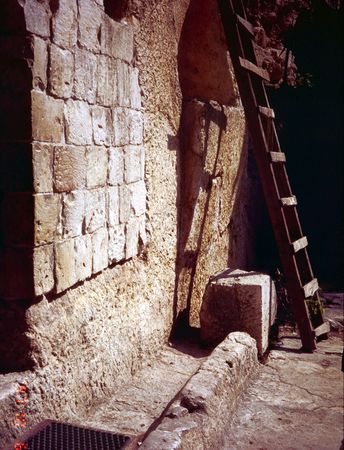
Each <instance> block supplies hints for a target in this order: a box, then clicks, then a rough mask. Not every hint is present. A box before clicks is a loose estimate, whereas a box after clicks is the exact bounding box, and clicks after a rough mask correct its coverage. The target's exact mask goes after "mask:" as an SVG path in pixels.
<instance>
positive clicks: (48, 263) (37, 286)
mask: <svg viewBox="0 0 344 450" xmlns="http://www.w3.org/2000/svg"><path fill="white" fill-rule="evenodd" d="M33 279H34V292H35V295H43V294H46V293H47V292H50V291H52V290H53V289H54V285H55V280H54V246H53V244H51V245H42V246H41V247H37V248H35V249H34V250H33Z"/></svg>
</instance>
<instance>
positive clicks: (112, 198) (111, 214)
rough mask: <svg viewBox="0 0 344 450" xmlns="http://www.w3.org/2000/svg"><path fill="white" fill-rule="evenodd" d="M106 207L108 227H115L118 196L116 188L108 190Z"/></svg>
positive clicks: (117, 212) (117, 215) (117, 222)
mask: <svg viewBox="0 0 344 450" xmlns="http://www.w3.org/2000/svg"><path fill="white" fill-rule="evenodd" d="M107 206H108V220H109V226H110V227H115V226H116V225H118V224H119V195H118V187H117V186H114V187H109V188H108V203H107Z"/></svg>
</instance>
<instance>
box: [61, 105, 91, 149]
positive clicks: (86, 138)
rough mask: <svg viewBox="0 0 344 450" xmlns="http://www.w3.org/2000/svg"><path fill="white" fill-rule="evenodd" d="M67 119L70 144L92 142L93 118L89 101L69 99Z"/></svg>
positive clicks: (67, 134) (66, 111) (67, 136)
mask: <svg viewBox="0 0 344 450" xmlns="http://www.w3.org/2000/svg"><path fill="white" fill-rule="evenodd" d="M65 121H66V140H67V142H68V144H76V145H85V144H92V120H91V112H90V107H89V105H88V104H87V103H85V102H81V101H78V100H71V99H69V100H68V101H67V102H66V105H65Z"/></svg>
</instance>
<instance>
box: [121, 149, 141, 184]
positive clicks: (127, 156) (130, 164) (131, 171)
mask: <svg viewBox="0 0 344 450" xmlns="http://www.w3.org/2000/svg"><path fill="white" fill-rule="evenodd" d="M142 153H143V148H142V147H136V146H130V147H129V146H128V147H126V149H125V152H124V161H125V163H124V167H125V181H126V182H127V183H133V182H135V181H139V180H141V178H142Z"/></svg>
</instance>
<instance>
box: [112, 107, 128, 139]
mask: <svg viewBox="0 0 344 450" xmlns="http://www.w3.org/2000/svg"><path fill="white" fill-rule="evenodd" d="M112 119H113V130H114V140H113V144H114V145H115V146H116V147H117V146H119V147H120V146H124V145H128V144H129V135H130V119H129V113H128V110H127V109H125V108H114V109H113V110H112Z"/></svg>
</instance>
